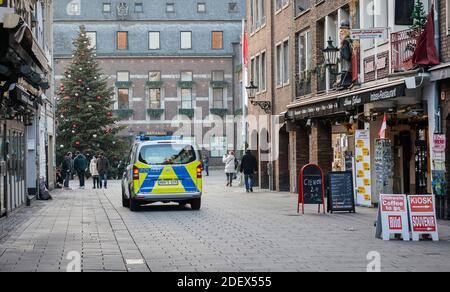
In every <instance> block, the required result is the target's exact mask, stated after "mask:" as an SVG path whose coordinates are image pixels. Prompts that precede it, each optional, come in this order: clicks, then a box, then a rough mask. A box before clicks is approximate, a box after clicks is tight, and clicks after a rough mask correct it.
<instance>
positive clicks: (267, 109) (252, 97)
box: [246, 80, 272, 114]
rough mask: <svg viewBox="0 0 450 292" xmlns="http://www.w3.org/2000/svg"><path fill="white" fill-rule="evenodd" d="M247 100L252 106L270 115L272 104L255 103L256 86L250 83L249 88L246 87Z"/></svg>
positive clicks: (267, 102) (264, 102)
mask: <svg viewBox="0 0 450 292" xmlns="http://www.w3.org/2000/svg"><path fill="white" fill-rule="evenodd" d="M246 89H247V95H248V100H249V101H250V102H251V104H252V105H254V106H259V107H260V108H261V109H262V110H263V111H264V112H265V113H266V114H271V113H272V102H270V101H257V100H255V99H256V91H257V90H258V86H256V85H255V82H254V81H253V80H252V81H250V86H247V87H246Z"/></svg>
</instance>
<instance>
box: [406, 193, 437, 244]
mask: <svg viewBox="0 0 450 292" xmlns="http://www.w3.org/2000/svg"><path fill="white" fill-rule="evenodd" d="M408 208H409V219H410V223H411V231H412V239H413V241H419V239H420V235H422V234H429V235H431V237H432V238H433V241H439V233H438V226H437V218H436V202H435V197H434V196H433V195H411V196H408Z"/></svg>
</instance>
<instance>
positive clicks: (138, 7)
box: [134, 3, 144, 13]
mask: <svg viewBox="0 0 450 292" xmlns="http://www.w3.org/2000/svg"><path fill="white" fill-rule="evenodd" d="M134 12H135V13H144V4H142V3H134Z"/></svg>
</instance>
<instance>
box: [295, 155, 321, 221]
mask: <svg viewBox="0 0 450 292" xmlns="http://www.w3.org/2000/svg"><path fill="white" fill-rule="evenodd" d="M299 186H300V188H299V194H298V204H297V213H300V204H302V212H303V214H305V204H317V205H319V213H320V205H323V206H324V207H323V212H324V213H325V188H324V177H323V171H322V169H321V168H320V167H319V166H318V165H315V164H308V165H305V166H304V167H303V168H302V169H301V171H300V179H299Z"/></svg>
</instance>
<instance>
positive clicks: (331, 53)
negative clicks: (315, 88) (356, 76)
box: [322, 37, 340, 74]
mask: <svg viewBox="0 0 450 292" xmlns="http://www.w3.org/2000/svg"><path fill="white" fill-rule="evenodd" d="M327 43H328V46H327V47H326V48H325V49H323V50H322V52H323V55H324V57H325V66H327V67H329V68H330V72H332V71H333V70H332V68H333V67H334V66H337V63H338V53H339V51H340V50H339V48H337V47H335V46H334V45H333V40H332V39H331V37H330V38H329V39H328V41H327ZM331 74H336V73H331Z"/></svg>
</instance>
